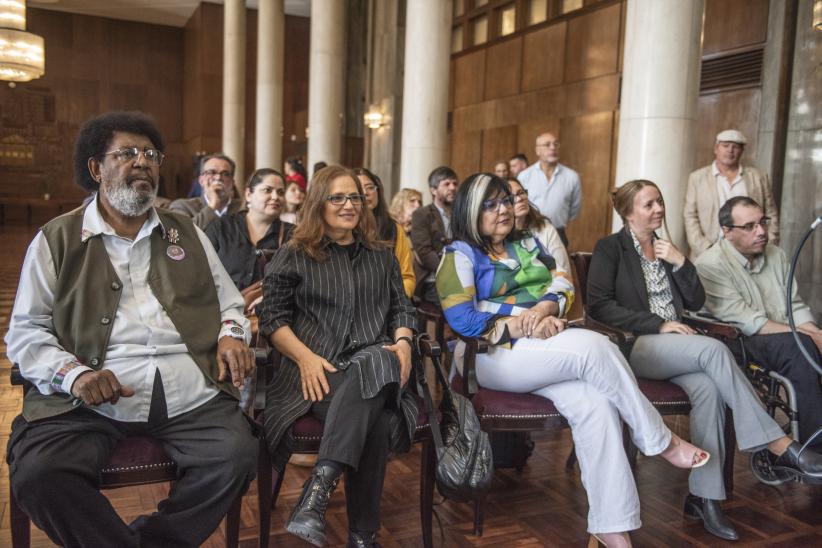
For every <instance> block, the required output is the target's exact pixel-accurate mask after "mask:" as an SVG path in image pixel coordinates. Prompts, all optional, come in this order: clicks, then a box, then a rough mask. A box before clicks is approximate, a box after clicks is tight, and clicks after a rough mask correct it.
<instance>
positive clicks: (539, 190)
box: [517, 162, 582, 228]
mask: <svg viewBox="0 0 822 548" xmlns="http://www.w3.org/2000/svg"><path fill="white" fill-rule="evenodd" d="M517 179H518V180H519V182H520V183H522V186H523V187H524V188H525V190H527V191H528V200H529V201H530V202H531V203H532V204H534V205H535V206H537V209H539V212H540V213H542V214H543V215H545V216H546V217H548V219H550V220H551V224H553V225H554V226H555V227H556V228H565V227H566V226H568V223H569V222H571V220H572V219H574V218H576V216H577V215H579V210H580V208H581V207H582V184H581V183H580V180H579V175H578V174H577V172H576V171H574V170H573V169H571V168H569V167H568V166H564V165H562V164H560V163H559V162H557V165H556V166H555V167H554V172H553V173H552V174H551V180H550V181H549V180H548V177H546V176H545V172H544V171H542V169H540V167H539V162H537V163H535V164H533V165H531V166H529V167H528V168H527V169H524V170H523V171H522V172H520V174H519V175H518V176H517Z"/></svg>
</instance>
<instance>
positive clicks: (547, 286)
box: [437, 237, 574, 337]
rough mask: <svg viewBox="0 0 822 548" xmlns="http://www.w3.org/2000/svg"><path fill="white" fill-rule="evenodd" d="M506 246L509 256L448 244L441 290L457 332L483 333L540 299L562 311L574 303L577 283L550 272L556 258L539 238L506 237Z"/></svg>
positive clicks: (440, 274)
mask: <svg viewBox="0 0 822 548" xmlns="http://www.w3.org/2000/svg"><path fill="white" fill-rule="evenodd" d="M505 249H506V251H507V253H508V257H509V258H508V259H499V258H497V257H495V256H489V255H486V254H485V253H484V252H483V251H482V250H480V249H478V248H476V247H473V246H471V245H469V244H467V243H465V242H462V241H457V242H453V243H452V244H451V245H448V246H447V247H446V248H445V250H444V255H443V258H442V262H440V267H439V270H437V293H438V294H439V297H440V304H441V305H442V309H443V312H444V313H445V319H446V320H447V321H448V324H449V325H450V326H451V327H452V328H453V329H454V330H456V331H457V332H458V333H460V334H462V335H464V336H468V337H479V336H482V335H483V334H485V333H488V332H489V331H491V330H492V329H493V328H494V324H495V322H496V321H497V320H498V319H500V318H504V317H506V316H517V315H519V314H521V313H522V312H523V311H524V310H527V309H529V308H531V307H532V306H534V305H535V304H537V303H539V302H541V301H554V302H556V303H557V304H558V305H559V313H558V314H557V315H558V316H562V315H563V314H564V313H565V310H567V309H568V308H570V305H571V303H572V302H573V297H574V286H573V284H572V283H571V282H570V281H568V280H567V279H565V278H564V277H562V276H554V275H552V272H551V271H552V270H554V269H555V268H556V266H555V265H556V263H555V261H554V259H553V258H552V257H551V256H550V255H548V253H547V252H546V251H545V250H544V249H543V247H542V245H540V243H539V242H538V241H537V240H536V239H534V238H532V237H528V238H525V239H523V240H520V241H515V242H507V243H506V246H505Z"/></svg>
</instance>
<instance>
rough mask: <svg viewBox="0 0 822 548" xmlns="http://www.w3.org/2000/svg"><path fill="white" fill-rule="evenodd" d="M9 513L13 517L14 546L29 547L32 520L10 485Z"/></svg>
mask: <svg viewBox="0 0 822 548" xmlns="http://www.w3.org/2000/svg"><path fill="white" fill-rule="evenodd" d="M9 515H10V517H11V519H10V521H11V545H12V548H29V546H30V545H31V520H30V519H29V517H28V515H26V513H25V512H23V509H22V508H20V506H19V505H18V504H17V499H16V498H15V497H14V492H12V491H11V487H9Z"/></svg>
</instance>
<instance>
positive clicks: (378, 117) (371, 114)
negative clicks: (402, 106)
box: [363, 106, 388, 129]
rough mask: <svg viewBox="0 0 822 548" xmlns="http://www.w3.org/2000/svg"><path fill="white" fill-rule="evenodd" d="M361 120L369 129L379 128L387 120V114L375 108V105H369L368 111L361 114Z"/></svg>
mask: <svg viewBox="0 0 822 548" xmlns="http://www.w3.org/2000/svg"><path fill="white" fill-rule="evenodd" d="M363 121H364V122H365V125H366V126H368V127H369V128H371V129H379V128H381V127H383V126H384V125H386V124H387V122H388V120H387V116H385V115H384V114H383V113H382V112H380V111H379V110H377V107H375V106H372V107H370V108H369V109H368V112H366V113H365V114H363Z"/></svg>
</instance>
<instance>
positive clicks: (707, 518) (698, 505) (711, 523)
mask: <svg viewBox="0 0 822 548" xmlns="http://www.w3.org/2000/svg"><path fill="white" fill-rule="evenodd" d="M685 515H686V516H687V517H689V518H691V519H701V520H702V524H703V525H704V526H705V530H706V531H708V532H709V533H711V534H712V535H715V536H717V537H719V538H721V539H725V540H737V539H738V538H739V535H738V534H737V533H736V529H734V526H733V524H732V523H731V522H730V520H729V519H728V518H726V517H725V514H723V513H722V508H721V507H720V506H719V501H718V500H712V499H703V498H701V497H697V496H694V495H688V496H687V497H686V498H685Z"/></svg>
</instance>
